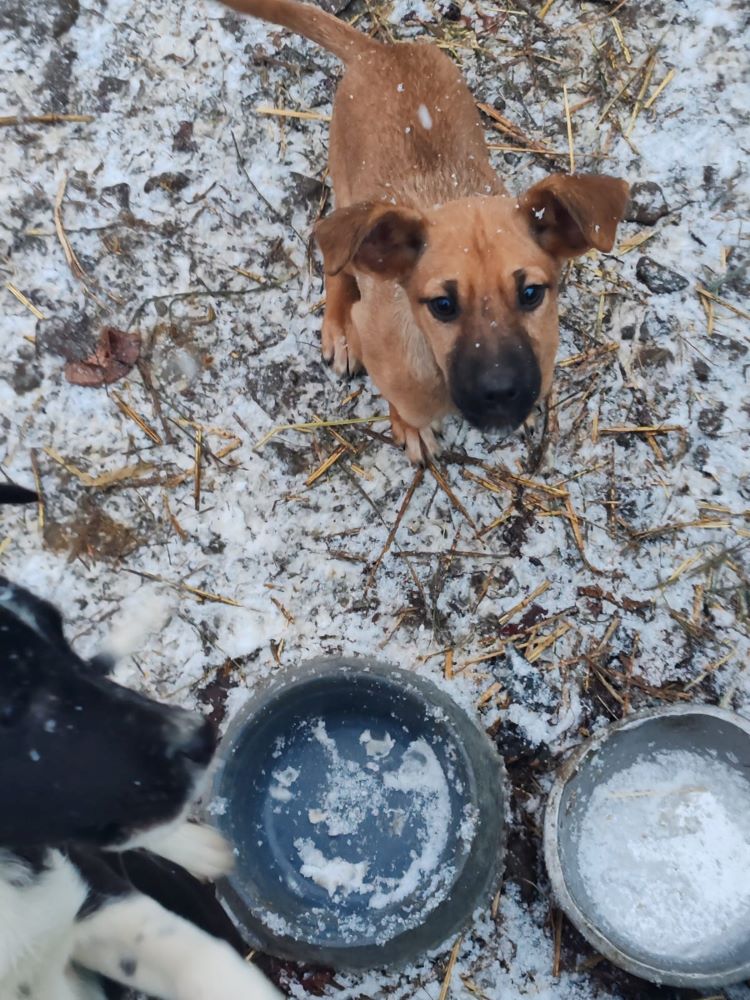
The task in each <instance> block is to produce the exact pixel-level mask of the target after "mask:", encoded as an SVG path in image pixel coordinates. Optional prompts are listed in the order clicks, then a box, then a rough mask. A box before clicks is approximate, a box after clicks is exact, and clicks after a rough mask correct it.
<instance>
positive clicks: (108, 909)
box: [73, 893, 282, 1000]
mask: <svg viewBox="0 0 750 1000" xmlns="http://www.w3.org/2000/svg"><path fill="white" fill-rule="evenodd" d="M73 959H74V961H76V962H77V963H78V964H79V965H81V966H83V968H84V969H90V970H91V971H92V972H97V973H99V974H100V975H103V976H107V977H109V978H110V979H114V980H115V981H116V982H119V983H122V984H123V985H125V986H128V987H130V988H131V989H134V990H136V991H139V992H143V993H147V994H148V995H150V996H153V997H159V998H160V1000H281V997H282V994H281V993H279V991H278V990H277V989H276V988H275V987H274V986H273V985H272V984H271V983H270V982H269V981H268V980H267V979H266V978H265V976H264V975H263V974H262V973H261V972H260V971H259V970H258V969H256V968H255V966H253V965H251V964H250V963H248V962H243V960H242V959H241V958H240V956H239V955H238V954H237V953H236V952H235V951H234V950H233V949H232V948H231V947H230V946H229V945H228V944H227V943H226V942H224V941H220V940H219V939H218V938H214V937H211V936H210V935H209V934H206V933H204V931H201V930H199V929H198V928H197V927H194V926H193V924H190V923H188V922H187V921H186V920H183V919H182V918H181V917H178V916H176V915H175V914H173V913H170V912H169V910H165V909H164V908H163V907H162V906H160V905H159V904H158V903H157V902H155V901H154V900H153V899H149V897H148V896H143V895H141V894H139V893H136V894H133V895H130V896H127V897H125V898H124V899H119V900H115V901H113V902H110V903H108V904H107V905H105V906H104V907H102V909H100V910H97V911H96V912H95V913H94V914H92V915H91V916H89V917H85V918H84V919H83V920H81V921H80V922H79V923H78V924H77V925H76V931H75V945H74V949H73Z"/></svg>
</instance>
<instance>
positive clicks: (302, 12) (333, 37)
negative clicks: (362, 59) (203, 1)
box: [223, 0, 381, 63]
mask: <svg viewBox="0 0 750 1000" xmlns="http://www.w3.org/2000/svg"><path fill="white" fill-rule="evenodd" d="M223 2H224V3H225V4H227V6H228V7H232V8H234V10H238V11H240V13H242V14H251V15H252V16H253V17H259V18H260V19H261V20H263V21H270V22H271V23H272V24H280V25H281V26H282V27H284V28H289V29H290V30H291V31H295V32H296V33H297V34H298V35H304V36H305V38H309V39H310V41H312V42H316V43H317V44H318V45H321V46H322V47H323V48H324V49H328V51H329V52H333V54H334V55H335V56H338V58H339V59H341V60H342V62H345V63H348V62H351V61H352V60H353V59H356V57H357V56H359V55H362V54H364V53H365V52H372V51H373V50H374V49H379V48H380V47H381V44H380V42H376V41H375V39H374V38H370V37H369V36H368V35H365V34H363V33H362V32H361V31H357V30H356V28H352V27H351V26H350V25H348V24H347V23H346V21H341V20H339V18H337V17H334V16H333V14H328V13H327V12H326V11H324V10H320V8H319V7H313V6H312V4H307V3H297V2H296V0H223Z"/></svg>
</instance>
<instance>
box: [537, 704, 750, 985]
mask: <svg viewBox="0 0 750 1000" xmlns="http://www.w3.org/2000/svg"><path fill="white" fill-rule="evenodd" d="M664 750H687V751H690V752H692V753H699V754H703V755H705V756H706V757H707V758H710V759H712V760H718V761H721V762H722V763H724V764H726V765H727V766H729V767H731V768H732V769H733V770H734V771H735V772H736V773H737V774H738V775H741V777H742V778H743V779H744V780H745V781H747V782H748V785H749V787H750V723H749V722H748V721H747V720H746V719H743V718H741V717H740V716H738V715H735V714H733V713H731V712H727V711H724V710H722V709H719V708H712V707H709V706H700V705H696V706H690V707H683V706H681V707H675V708H668V709H660V710H657V711H651V712H644V713H642V714H639V715H634V716H631V717H630V718H628V719H626V720H624V721H622V722H619V723H616V724H615V725H613V726H611V727H609V728H608V729H606V730H605V731H603V732H602V733H599V734H598V735H596V736H595V737H593V738H592V739H591V740H589V741H588V742H587V743H584V744H583V745H582V746H581V747H579V748H578V749H577V750H576V751H575V752H574V753H573V754H572V755H571V757H569V758H568V760H567V761H566V762H565V763H564V764H563V766H562V767H561V768H560V770H559V772H558V776H557V779H556V781H555V784H554V787H553V789H552V793H551V795H550V797H549V800H548V803H547V809H546V815H545V825H544V854H545V861H546V864H547V871H548V873H549V877H550V880H551V882H552V888H553V891H554V893H555V896H556V897H557V899H558V901H559V903H560V906H561V907H562V909H563V910H564V911H565V913H566V914H567V916H568V917H569V918H570V920H571V921H572V923H573V924H574V925H575V926H576V927H577V928H578V930H579V931H580V932H581V933H582V934H583V936H584V937H585V938H587V940H588V941H589V942H590V943H591V944H592V945H593V946H594V948H596V950H597V951H598V952H599V953H600V954H602V955H604V957H605V958H608V959H609V960H610V961H611V962H614V964H615V965H619V966H620V967H621V968H623V969H626V970H627V971H628V972H632V973H633V974H634V975H637V976H640V977H642V978H643V979H648V980H650V981H651V982H655V983H664V984H667V985H670V986H682V987H690V988H693V989H696V990H699V989H706V988H709V989H711V988H716V987H719V986H725V985H728V984H730V983H738V982H741V981H743V980H745V979H748V978H750V921H748V920H747V915H745V919H744V920H743V922H742V924H741V925H740V924H738V926H737V928H736V934H734V933H733V934H731V935H728V936H727V939H726V940H725V941H722V942H717V944H716V946H715V951H714V952H713V953H712V954H710V955H703V956H702V957H701V958H700V959H696V958H693V959H692V960H691V959H687V958H686V957H685V956H684V955H678V954H675V955H671V956H669V957H668V959H665V957H664V955H662V954H658V953H657V949H656V948H655V949H654V950H653V951H649V950H644V949H643V948H642V947H639V946H637V945H636V944H634V943H633V942H632V940H630V939H629V938H628V937H627V936H626V935H624V934H623V933H622V932H621V930H620V929H618V928H617V927H611V926H610V927H607V928H605V927H604V926H603V925H602V921H601V919H599V918H598V916H597V914H596V910H595V906H594V903H593V901H592V899H591V898H590V896H589V893H588V892H587V889H586V886H585V881H584V874H583V872H582V871H581V870H580V865H579V857H578V847H579V839H580V825H581V821H582V818H583V816H584V815H585V812H586V808H587V805H588V803H589V800H590V797H591V795H592V793H593V791H594V789H595V787H596V786H597V785H598V784H600V783H603V782H606V781H607V780H608V779H609V778H611V777H612V776H613V775H614V774H616V773H617V772H619V771H622V770H624V769H625V768H627V767H628V766H629V765H631V764H633V763H634V762H635V761H636V760H638V759H643V758H644V757H646V758H648V757H649V756H650V755H653V754H655V753H657V752H659V751H664ZM748 829H749V830H750V816H748ZM745 877H746V878H747V879H748V880H749V884H750V871H748V872H747V873H746V875H745ZM706 930H707V934H708V933H709V932H710V927H707V928H706ZM655 944H656V942H655Z"/></svg>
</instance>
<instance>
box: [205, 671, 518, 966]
mask: <svg viewBox="0 0 750 1000" xmlns="http://www.w3.org/2000/svg"><path fill="white" fill-rule="evenodd" d="M506 800H507V796H506V787H505V772H504V768H503V764H502V761H501V759H500V757H499V756H498V754H497V753H496V751H495V748H494V747H493V746H492V744H491V743H490V741H489V739H488V738H487V736H486V734H485V733H483V732H482V731H481V730H480V729H479V728H478V727H477V726H476V725H475V723H474V722H473V721H472V720H471V719H470V718H469V717H468V716H467V715H466V713H465V712H463V711H462V709H461V708H459V707H458V706H457V705H456V704H455V702H453V701H452V700H451V698H450V697H448V695H446V694H445V693H444V692H443V691H441V690H440V689H439V688H437V687H436V686H435V685H434V684H432V683H430V682H428V681H426V680H424V679H422V678H420V677H417V676H415V675H414V674H412V673H410V672H408V671H404V670H398V669H396V668H394V667H389V666H386V665H384V664H380V663H376V662H374V661H371V660H369V659H359V658H330V659H329V658H326V659H318V660H314V661H312V662H310V663H308V664H305V665H303V666H302V667H299V668H296V669H293V670H288V671H285V673H284V675H283V676H281V677H280V678H277V679H275V680H274V682H273V683H272V684H271V685H270V686H268V687H267V688H266V689H264V690H262V691H260V692H259V693H258V694H256V695H255V696H254V697H253V698H252V699H251V700H250V702H248V704H247V705H245V706H244V707H243V709H242V710H241V711H240V712H239V713H238V715H237V716H236V717H235V718H234V719H233V720H232V722H231V724H230V726H229V728H228V731H227V733H226V736H225V737H224V739H223V741H222V744H221V747H220V749H219V758H218V763H217V766H216V769H215V771H214V773H213V780H212V792H211V798H210V799H208V800H207V807H206V812H207V813H208V818H210V820H211V821H212V822H213V823H215V824H217V825H218V826H219V828H220V830H221V831H222V832H223V833H224V834H225V835H226V836H227V838H228V839H229V840H230V841H231V842H232V844H233V845H234V846H235V854H236V856H237V862H236V866H235V869H234V871H233V872H232V873H231V874H230V875H229V877H228V878H226V879H225V880H223V882H221V883H220V885H219V896H220V899H221V900H222V903H223V905H224V907H225V909H226V910H227V911H228V913H229V914H230V916H231V917H232V918H233V919H234V921H235V922H236V924H237V925H238V927H239V929H240V931H241V932H242V933H243V934H244V936H245V937H246V939H247V940H248V942H249V943H250V944H253V945H255V946H256V947H259V948H262V949H263V950H265V951H268V952H270V953H272V954H275V955H278V956H280V957H282V958H290V959H294V960H296V961H302V962H314V963H318V964H324V965H331V966H334V967H337V968H342V969H364V968H372V967H375V966H394V965H396V966H397V965H401V964H403V963H406V962H409V961H411V960H413V959H415V958H416V957H417V956H419V955H420V954H422V953H424V952H425V951H428V950H429V949H431V948H434V947H437V946H438V945H440V944H442V943H443V942H444V941H445V940H446V939H447V938H449V937H451V936H452V935H454V934H456V933H457V932H458V931H459V930H460V929H461V928H463V927H464V926H465V925H466V923H467V922H468V921H469V919H470V917H471V915H472V913H473V911H474V909H475V908H476V907H477V906H478V905H480V904H482V903H484V902H486V901H487V900H488V899H489V898H490V895H491V893H492V892H493V890H494V889H495V888H496V886H497V884H498V881H499V878H500V875H501V871H502V862H503V854H504V847H505V812H506Z"/></svg>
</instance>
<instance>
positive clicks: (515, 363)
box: [451, 335, 542, 428]
mask: <svg viewBox="0 0 750 1000" xmlns="http://www.w3.org/2000/svg"><path fill="white" fill-rule="evenodd" d="M468 339H469V338H467V340H468ZM541 383H542V376H541V371H540V369H539V363H538V361H537V360H536V355H535V354H534V351H533V349H532V347H531V344H530V342H529V340H528V337H526V336H525V335H518V336H513V337H508V338H507V339H506V340H504V341H503V342H501V343H500V344H494V345H492V344H490V345H486V344H483V345H482V346H481V347H477V344H476V342H474V343H472V342H471V341H469V342H468V344H459V345H458V346H457V348H456V351H455V352H454V355H453V361H452V364H451V393H452V395H453V401H454V402H455V404H456V406H457V407H458V408H459V410H461V412H462V413H463V414H464V416H465V417H466V419H467V420H468V421H469V422H470V423H472V424H474V426H475V427H480V428H490V427H518V425H519V424H521V423H522V422H523V421H524V420H525V419H526V417H527V416H528V415H529V413H530V412H531V409H532V407H533V406H534V403H535V402H536V400H537V397H538V396H539V391H540V388H541Z"/></svg>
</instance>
